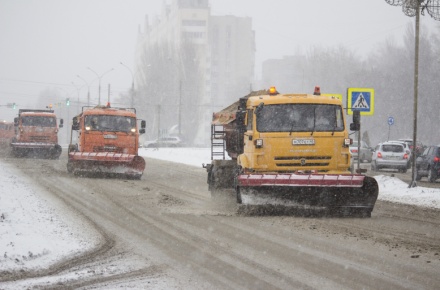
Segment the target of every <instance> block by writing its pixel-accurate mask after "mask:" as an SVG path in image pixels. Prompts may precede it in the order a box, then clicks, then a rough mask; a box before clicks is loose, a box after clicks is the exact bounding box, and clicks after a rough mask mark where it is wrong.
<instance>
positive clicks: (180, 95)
mask: <svg viewBox="0 0 440 290" xmlns="http://www.w3.org/2000/svg"><path fill="white" fill-rule="evenodd" d="M169 60H171V61H172V59H171V58H169ZM173 64H174V65H175V66H176V68H177V70H178V72H179V112H178V117H179V120H178V122H179V123H178V125H179V136H182V74H181V70H180V66H179V65H177V64H176V63H175V62H173Z"/></svg>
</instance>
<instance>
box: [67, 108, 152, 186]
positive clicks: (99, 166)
mask: <svg viewBox="0 0 440 290" xmlns="http://www.w3.org/2000/svg"><path fill="white" fill-rule="evenodd" d="M73 131H76V132H77V143H76V144H73V143H72V136H71V142H70V145H69V153H68V163H67V171H68V172H69V173H80V172H84V173H104V174H122V175H125V176H129V177H132V178H136V179H140V178H141V176H142V174H143V171H144V169H145V160H144V159H143V158H142V157H141V156H139V155H138V148H139V134H142V133H144V132H145V121H141V129H140V130H138V125H137V119H136V110H135V109H133V108H112V107H110V106H109V105H108V106H96V107H83V109H82V113H80V114H79V115H78V116H75V117H74V118H73V122H72V135H73Z"/></svg>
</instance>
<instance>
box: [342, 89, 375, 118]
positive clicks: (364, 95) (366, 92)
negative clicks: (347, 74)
mask: <svg viewBox="0 0 440 290" xmlns="http://www.w3.org/2000/svg"><path fill="white" fill-rule="evenodd" d="M347 108H348V110H347V113H348V114H349V115H353V111H360V112H361V115H364V116H371V115H373V114H374V89H369V88H348V89H347Z"/></svg>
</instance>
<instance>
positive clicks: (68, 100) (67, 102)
mask: <svg viewBox="0 0 440 290" xmlns="http://www.w3.org/2000/svg"><path fill="white" fill-rule="evenodd" d="M66 106H70V99H69V98H67V99H66Z"/></svg>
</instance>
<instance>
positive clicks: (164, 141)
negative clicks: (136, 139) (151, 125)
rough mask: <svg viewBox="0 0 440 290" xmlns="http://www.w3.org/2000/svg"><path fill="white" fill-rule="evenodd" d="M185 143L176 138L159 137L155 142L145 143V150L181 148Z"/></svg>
mask: <svg viewBox="0 0 440 290" xmlns="http://www.w3.org/2000/svg"><path fill="white" fill-rule="evenodd" d="M184 145H185V143H184V142H183V140H182V139H181V138H180V137H178V136H166V137H160V138H159V139H156V140H151V141H145V142H144V147H145V148H158V147H182V146H184Z"/></svg>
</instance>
